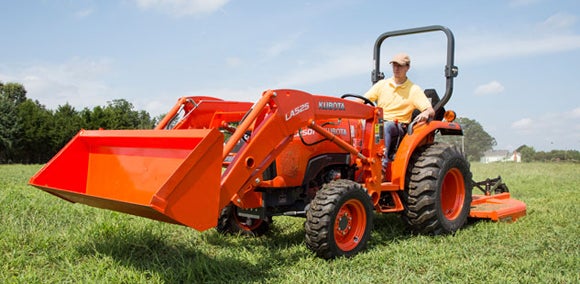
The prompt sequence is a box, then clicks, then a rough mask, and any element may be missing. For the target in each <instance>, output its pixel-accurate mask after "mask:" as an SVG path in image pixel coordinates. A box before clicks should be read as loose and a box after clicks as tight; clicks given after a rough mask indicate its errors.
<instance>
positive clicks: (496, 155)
mask: <svg viewBox="0 0 580 284" xmlns="http://www.w3.org/2000/svg"><path fill="white" fill-rule="evenodd" d="M480 161H481V162H482V163H484V164H487V163H493V162H516V163H520V162H521V161H522V155H521V154H520V153H518V152H516V151H513V152H510V151H508V150H490V151H486V152H485V153H483V157H481V160H480Z"/></svg>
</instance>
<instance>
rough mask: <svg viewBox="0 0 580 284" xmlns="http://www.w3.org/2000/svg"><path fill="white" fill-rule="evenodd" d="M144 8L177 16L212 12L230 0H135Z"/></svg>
mask: <svg viewBox="0 0 580 284" xmlns="http://www.w3.org/2000/svg"><path fill="white" fill-rule="evenodd" d="M134 1H135V2H136V3H137V6H139V8H141V9H144V10H149V9H152V10H160V11H162V12H164V13H168V14H170V15H173V16H176V17H182V16H191V15H198V14H210V13H213V12H215V11H217V10H219V9H220V8H222V7H223V6H225V5H226V4H227V3H228V1H229V0H134Z"/></svg>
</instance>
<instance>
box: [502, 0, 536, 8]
mask: <svg viewBox="0 0 580 284" xmlns="http://www.w3.org/2000/svg"><path fill="white" fill-rule="evenodd" d="M540 2H542V0H510V1H509V4H510V6H512V7H523V6H531V5H533V4H536V3H540Z"/></svg>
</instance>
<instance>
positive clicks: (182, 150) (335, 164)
mask: <svg viewBox="0 0 580 284" xmlns="http://www.w3.org/2000/svg"><path fill="white" fill-rule="evenodd" d="M437 31H441V32H443V33H444V34H445V35H446V38H447V60H446V66H445V79H446V90H445V93H444V96H443V97H442V98H441V99H439V97H438V95H437V93H436V92H435V91H434V90H428V91H427V90H426V93H428V94H427V95H428V96H429V97H430V98H431V101H432V103H433V105H434V109H435V110H436V113H437V115H436V117H435V118H434V119H433V120H431V121H428V122H426V123H416V122H412V123H410V124H409V125H408V127H407V131H406V133H405V134H404V135H403V136H401V137H397V139H396V141H397V142H398V143H395V144H396V145H394V146H393V147H392V148H391V149H385V147H384V141H383V140H384V138H383V119H382V118H383V113H382V109H381V108H379V107H376V106H374V104H373V103H372V102H371V101H368V100H367V99H365V98H364V97H362V96H359V95H355V94H345V95H342V96H340V97H338V96H325V95H314V94H310V93H307V92H304V91H299V90H292V89H276V90H267V91H264V92H263V94H262V96H261V98H260V99H259V100H258V101H257V102H255V103H251V102H239V101H225V100H222V99H219V98H215V97H183V98H180V99H179V100H178V101H177V103H176V104H175V106H174V107H173V108H172V109H171V110H170V111H169V112H168V113H167V115H166V116H165V117H164V118H163V119H162V120H161V121H160V122H159V124H158V125H157V126H156V127H155V129H149V130H80V131H79V133H78V134H77V135H76V136H75V137H73V139H72V140H71V141H70V142H69V143H68V144H67V145H65V147H64V148H63V149H61V150H60V151H59V152H58V153H57V154H56V155H55V156H54V157H53V158H52V159H51V160H50V161H49V162H48V163H47V164H46V165H44V167H43V168H41V169H40V170H39V171H38V172H37V173H36V174H35V175H34V176H33V177H31V179H30V182H29V183H30V184H31V185H33V186H35V187H37V188H39V189H41V190H44V191H46V192H48V193H51V194H53V195H55V196H57V197H60V198H62V199H65V200H68V201H70V202H74V203H82V204H86V205H89V206H94V207H99V208H104V209H110V210H115V211H119V212H124V213H128V214H133V215H137V216H142V217H146V218H150V219H154V220H159V221H163V222H169V223H175V224H180V225H184V226H188V227H191V228H193V229H196V230H199V231H204V230H208V229H211V228H215V229H217V230H218V231H219V232H222V233H231V234H243V235H251V236H260V235H262V234H264V233H266V232H267V231H268V230H269V228H270V226H271V225H272V222H273V221H274V217H276V216H296V217H302V218H305V223H304V224H305V225H304V231H305V244H306V246H307V247H308V248H309V249H310V250H312V251H313V252H314V253H315V254H316V255H317V256H319V257H321V258H325V259H332V258H336V257H341V256H345V257H350V256H353V255H355V254H357V253H359V252H360V251H361V250H363V249H364V248H365V246H366V244H367V243H368V241H369V238H370V235H371V230H372V229H373V218H374V216H375V214H380V213H394V214H399V215H400V216H401V217H402V220H403V221H404V223H406V224H407V225H408V227H409V229H410V230H411V231H413V232H417V233H421V234H433V235H437V234H447V233H453V232H455V231H457V230H458V229H460V228H461V227H462V226H464V224H465V223H466V221H467V219H468V218H483V219H491V220H494V221H500V220H507V221H515V220H516V219H517V218H519V217H522V216H524V215H525V214H526V205H525V204H524V203H523V202H521V201H519V200H515V199H513V198H511V196H510V193H509V192H508V190H507V186H505V185H504V184H503V183H502V182H501V180H498V179H488V180H487V183H486V184H483V183H476V182H473V181H472V174H471V171H470V164H469V162H468V161H467V160H466V158H465V157H464V155H463V153H461V151H460V150H458V149H457V148H456V147H454V146H451V145H448V144H445V143H441V142H438V141H435V140H436V137H437V135H462V128H461V125H459V124H458V123H456V122H454V119H455V116H456V115H455V112H454V111H451V110H446V111H445V110H444V106H445V104H446V103H447V102H448V101H449V99H450V98H451V94H452V91H453V79H454V78H455V77H456V76H457V74H458V71H457V70H458V69H457V67H456V66H455V65H454V62H453V61H454V38H453V34H452V32H451V31H450V30H449V29H448V28H446V27H443V26H428V27H420V28H413V29H406V30H398V31H392V32H387V33H384V34H381V35H380V36H379V37H378V39H377V40H376V43H375V46H374V61H375V67H374V70H373V72H372V75H371V77H372V82H373V83H374V82H377V81H378V80H380V79H381V78H383V77H384V75H383V74H382V73H381V72H380V50H381V45H382V43H383V41H384V40H385V39H387V38H390V37H395V36H402V35H409V34H417V33H425V32H437ZM361 100H362V102H361ZM385 155H393V156H394V160H393V161H392V162H389V164H388V165H387V167H386V168H384V167H383V166H382V165H381V160H382V159H383V157H384V156H385ZM474 186H477V187H478V188H480V189H482V192H483V194H472V189H473V188H474ZM482 186H485V189H484V188H483V187H482Z"/></svg>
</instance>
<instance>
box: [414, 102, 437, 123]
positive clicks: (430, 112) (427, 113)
mask: <svg viewBox="0 0 580 284" xmlns="http://www.w3.org/2000/svg"><path fill="white" fill-rule="evenodd" d="M434 116H435V110H434V109H433V107H432V106H429V107H428V108H427V109H426V110H424V111H422V112H421V113H420V114H419V115H417V117H416V118H415V120H416V121H417V122H422V121H427V120H428V119H431V118H433V117H434Z"/></svg>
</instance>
